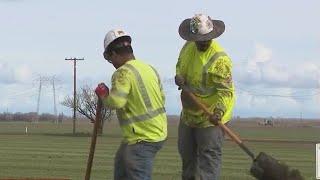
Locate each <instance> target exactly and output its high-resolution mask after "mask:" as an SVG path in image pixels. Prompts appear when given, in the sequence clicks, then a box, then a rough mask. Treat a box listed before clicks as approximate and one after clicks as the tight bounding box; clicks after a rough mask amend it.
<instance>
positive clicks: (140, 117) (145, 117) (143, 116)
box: [119, 107, 166, 126]
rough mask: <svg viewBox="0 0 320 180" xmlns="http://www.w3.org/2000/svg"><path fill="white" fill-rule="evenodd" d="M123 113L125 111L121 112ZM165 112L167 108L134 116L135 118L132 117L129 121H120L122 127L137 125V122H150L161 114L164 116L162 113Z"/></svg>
mask: <svg viewBox="0 0 320 180" xmlns="http://www.w3.org/2000/svg"><path fill="white" fill-rule="evenodd" d="M122 112H123V111H121V113H122ZM165 112H166V110H165V108H164V107H161V108H159V109H156V110H151V111H148V112H147V113H146V114H141V115H138V116H133V117H130V118H128V119H120V120H119V122H120V126H125V125H129V124H131V123H135V122H140V121H146V120H150V119H152V118H154V117H156V116H158V115H159V114H162V113H165Z"/></svg>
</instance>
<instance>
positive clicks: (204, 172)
mask: <svg viewBox="0 0 320 180" xmlns="http://www.w3.org/2000/svg"><path fill="white" fill-rule="evenodd" d="M223 139H224V132H223V130H222V129H221V128H220V127H218V126H214V127H207V128H192V127H189V126H187V125H185V124H184V123H183V122H181V121H180V124H179V132H178V149H179V153H180V156H181V159H182V180H196V179H198V178H197V177H200V179H201V180H218V179H219V176H220V169H221V156H222V152H221V148H222V144H223Z"/></svg>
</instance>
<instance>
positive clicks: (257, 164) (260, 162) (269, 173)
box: [181, 86, 303, 180]
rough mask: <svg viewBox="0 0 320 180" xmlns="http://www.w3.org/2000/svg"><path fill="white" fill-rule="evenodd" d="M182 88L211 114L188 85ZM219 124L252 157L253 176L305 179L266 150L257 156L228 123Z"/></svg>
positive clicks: (270, 179) (275, 179)
mask: <svg viewBox="0 0 320 180" xmlns="http://www.w3.org/2000/svg"><path fill="white" fill-rule="evenodd" d="M181 89H182V90H183V91H184V92H185V93H186V94H187V95H188V97H189V98H190V100H192V102H193V103H194V104H195V105H196V106H197V107H198V108H200V109H202V110H203V111H204V113H205V114H206V115H207V116H211V115H212V113H211V112H210V111H209V109H208V108H207V107H206V106H205V105H204V104H203V103H201V102H200V101H199V100H198V99H197V97H196V96H195V95H194V94H193V93H192V92H190V90H189V89H188V88H187V87H186V86H182V87H181ZM218 124H219V126H220V127H221V128H222V129H223V131H224V132H225V133H227V134H228V135H229V136H230V138H231V139H232V140H234V141H235V142H236V143H237V144H238V145H239V147H240V148H241V149H242V150H243V151H244V152H245V153H246V154H247V155H248V156H249V157H250V158H251V159H252V161H253V163H252V166H251V168H250V173H251V175H252V176H254V177H255V178H257V179H259V180H303V178H302V176H301V175H300V172H299V171H298V170H296V169H294V170H292V171H291V172H289V168H288V166H287V165H285V164H282V163H280V162H279V161H278V160H276V159H275V158H273V157H271V156H269V155H267V154H266V153H264V152H260V153H259V155H258V156H257V157H255V155H254V154H253V152H252V151H250V150H249V148H248V147H247V146H246V145H245V144H244V143H243V142H242V141H241V139H240V138H239V137H238V136H237V135H236V134H235V133H233V132H232V131H231V130H230V129H229V128H228V127H227V126H226V125H224V124H223V123H222V122H221V121H218Z"/></svg>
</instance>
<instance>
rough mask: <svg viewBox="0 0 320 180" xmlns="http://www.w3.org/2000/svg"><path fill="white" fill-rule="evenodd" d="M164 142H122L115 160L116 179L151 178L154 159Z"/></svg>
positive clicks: (142, 179)
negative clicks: (129, 143)
mask: <svg viewBox="0 0 320 180" xmlns="http://www.w3.org/2000/svg"><path fill="white" fill-rule="evenodd" d="M163 143H164V141H161V142H144V141H142V142H139V143H136V144H131V145H128V144H121V145H120V147H119V149H118V151H117V153H116V157H115V160H114V180H151V175H152V166H153V160H154V157H155V155H156V153H157V152H158V151H159V150H160V149H161V148H162V146H163Z"/></svg>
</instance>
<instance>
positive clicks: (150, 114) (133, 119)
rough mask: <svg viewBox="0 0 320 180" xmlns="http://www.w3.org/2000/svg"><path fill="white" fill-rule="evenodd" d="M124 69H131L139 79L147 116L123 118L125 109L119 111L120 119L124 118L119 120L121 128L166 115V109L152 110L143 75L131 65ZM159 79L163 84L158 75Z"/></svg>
mask: <svg viewBox="0 0 320 180" xmlns="http://www.w3.org/2000/svg"><path fill="white" fill-rule="evenodd" d="M124 67H126V68H128V69H130V70H131V71H132V72H133V74H134V76H135V78H136V79H137V81H138V87H139V92H140V93H141V96H142V99H143V101H144V104H145V106H146V108H147V112H146V113H145V114H141V115H137V116H132V117H129V118H123V116H122V115H123V114H125V111H124V110H123V109H118V110H117V113H119V114H118V117H121V118H123V119H119V122H120V126H124V125H129V124H131V123H135V122H140V121H146V120H150V119H152V118H154V117H156V116H158V115H160V114H162V113H165V112H166V111H165V108H164V107H160V108H158V109H155V110H154V109H153V108H152V104H151V101H150V98H149V95H148V93H147V90H146V87H145V86H144V83H143V80H142V78H141V75H140V73H139V72H138V71H137V69H136V68H135V67H134V66H132V65H131V64H125V65H124ZM152 69H153V68H152ZM153 70H154V71H155V69H153ZM155 73H156V71H155ZM156 74H157V73H156ZM157 77H158V80H159V83H161V82H160V78H159V75H158V74H157Z"/></svg>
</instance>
